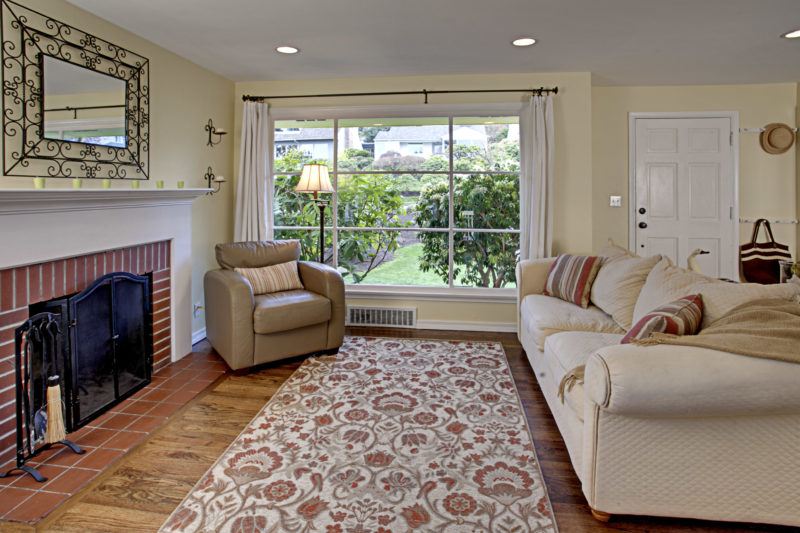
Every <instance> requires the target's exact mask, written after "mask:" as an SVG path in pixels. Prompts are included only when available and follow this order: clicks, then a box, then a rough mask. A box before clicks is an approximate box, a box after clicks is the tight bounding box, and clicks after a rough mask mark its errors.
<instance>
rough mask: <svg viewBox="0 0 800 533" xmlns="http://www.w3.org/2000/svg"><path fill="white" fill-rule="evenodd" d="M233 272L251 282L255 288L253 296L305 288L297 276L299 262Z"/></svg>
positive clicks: (236, 269) (239, 269) (235, 269)
mask: <svg viewBox="0 0 800 533" xmlns="http://www.w3.org/2000/svg"><path fill="white" fill-rule="evenodd" d="M233 270H234V272H236V273H237V274H239V275H240V276H243V277H244V278H245V279H247V281H249V282H250V285H252V286H253V294H266V293H268V292H279V291H288V290H292V289H302V288H303V284H302V283H301V282H300V276H299V275H298V274H297V261H289V262H287V263H279V264H277V265H270V266H263V267H258V268H234V269H233Z"/></svg>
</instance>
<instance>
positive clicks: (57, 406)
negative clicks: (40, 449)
mask: <svg viewBox="0 0 800 533" xmlns="http://www.w3.org/2000/svg"><path fill="white" fill-rule="evenodd" d="M66 436H67V432H66V430H65V429H64V415H63V413H62V411H61V378H60V377H59V376H50V377H49V378H47V432H46V433H45V436H44V442H45V443H46V444H54V443H56V442H60V441H62V440H64V439H65V438H66Z"/></svg>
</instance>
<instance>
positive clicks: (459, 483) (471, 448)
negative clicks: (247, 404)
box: [161, 337, 557, 533]
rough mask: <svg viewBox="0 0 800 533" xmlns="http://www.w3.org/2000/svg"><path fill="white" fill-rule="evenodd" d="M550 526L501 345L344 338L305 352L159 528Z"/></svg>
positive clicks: (339, 530) (353, 532) (354, 532)
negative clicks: (336, 346) (323, 351)
mask: <svg viewBox="0 0 800 533" xmlns="http://www.w3.org/2000/svg"><path fill="white" fill-rule="evenodd" d="M415 530H417V531H426V532H432V531H437V532H456V531H458V532H467V531H469V532H472V531H488V532H508V533H511V532H520V533H522V532H526V533H533V532H555V531H557V528H556V525H555V522H554V520H553V518H552V508H551V506H550V502H549V499H548V496H547V492H546V489H545V486H544V484H543V482H542V476H541V473H540V471H539V466H538V463H537V459H536V453H535V452H534V449H533V443H532V440H531V436H530V433H529V431H528V427H527V424H526V422H525V418H524V413H523V412H522V407H521V404H520V400H519V395H518V394H517V391H516V388H515V386H514V382H513V379H512V377H511V372H510V371H509V368H508V363H507V361H506V357H505V353H504V352H503V348H502V345H500V344H497V343H479V342H450V341H431V340H420V339H392V338H373V337H346V338H345V342H344V345H343V346H342V348H341V350H340V352H339V354H337V355H335V356H327V357H318V358H312V359H309V360H307V361H306V362H305V363H304V364H303V365H302V366H301V367H300V368H299V369H298V370H297V371H296V372H295V373H294V374H293V375H292V376H291V377H290V378H289V379H288V380H287V381H286V383H285V384H284V385H283V387H282V388H281V389H280V390H279V391H278V393H276V394H275V395H274V396H273V397H272V398H271V399H270V401H269V402H268V403H267V404H266V405H265V406H264V409H262V410H261V412H260V413H259V414H258V415H256V417H255V418H254V419H253V420H252V421H251V422H250V424H249V425H248V426H247V427H246V428H245V429H244V431H243V432H242V433H241V434H240V435H239V437H237V439H236V440H235V441H234V442H233V443H232V444H231V446H230V447H229V448H228V450H227V451H226V452H225V453H224V454H223V455H222V456H221V457H220V458H219V459H218V460H217V462H216V463H215V464H214V466H212V467H211V468H210V469H209V471H208V472H207V473H206V474H205V475H204V476H203V478H202V479H201V480H200V481H199V482H198V483H197V485H195V487H194V488H193V489H192V491H191V492H190V493H189V494H188V495H187V497H186V498H185V499H184V501H183V502H182V503H181V505H179V506H178V508H177V509H175V511H174V512H173V513H172V515H171V516H170V518H169V519H168V520H167V521H166V522H165V524H164V525H163V526H162V527H161V531H164V532H173V531H192V532H198V531H208V532H211V531H213V532H222V531H225V532H236V533H239V532H242V533H244V532H247V533H254V532H278V531H288V532H298V533H300V532H309V531H315V532H320V533H390V532H401V531H402V532H407V531H415Z"/></svg>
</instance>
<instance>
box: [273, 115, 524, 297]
mask: <svg viewBox="0 0 800 533" xmlns="http://www.w3.org/2000/svg"><path fill="white" fill-rule="evenodd" d="M273 156H274V183H275V191H274V192H275V194H274V206H273V207H274V209H273V224H274V228H275V231H274V233H275V238H276V239H299V240H300V242H301V246H302V255H303V258H304V259H312V260H317V259H318V257H319V250H318V247H319V219H318V216H319V211H318V209H317V207H316V205H315V204H314V202H313V199H312V198H311V196H310V195H308V194H302V193H295V192H294V188H295V186H296V185H297V182H298V180H299V176H300V172H301V170H302V168H303V165H304V164H306V163H322V164H325V165H327V166H328V169H329V172H330V176H331V182H332V183H333V186H334V189H335V192H334V193H333V194H332V195H331V196H332V197H331V202H330V206H331V207H330V208H329V209H328V211H327V214H326V231H325V262H326V263H328V264H330V265H332V266H333V267H335V268H337V269H338V270H339V271H340V272H341V273H342V275H343V276H344V279H345V282H346V283H348V284H362V285H393V286H417V287H439V288H446V287H482V288H509V287H513V286H514V283H515V281H514V267H515V264H516V262H517V256H518V251H519V237H520V231H519V213H520V205H519V202H520V195H519V117H518V116H452V115H448V116H430V117H424V118H420V117H404V118H398V117H388V118H387V117H376V118H358V119H351V118H336V119H326V120H275V121H274V154H273Z"/></svg>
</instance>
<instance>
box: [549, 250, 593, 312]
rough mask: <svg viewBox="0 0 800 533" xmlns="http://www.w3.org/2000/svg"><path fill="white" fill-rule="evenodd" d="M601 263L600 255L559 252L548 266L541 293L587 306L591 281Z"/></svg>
mask: <svg viewBox="0 0 800 533" xmlns="http://www.w3.org/2000/svg"><path fill="white" fill-rule="evenodd" d="M602 263H603V258H602V257H593V256H581V255H569V254H560V255H559V256H558V257H556V260H555V262H554V263H553V266H551V267H550V272H549V273H548V274H547V281H546V282H545V284H544V290H543V291H542V294H545V295H547V296H555V297H556V298H561V299H562V300H565V301H567V302H572V303H574V304H575V305H580V306H581V307H588V305H589V293H590V291H591V290H592V283H593V282H594V278H595V276H597V271H598V270H599V269H600V265H601V264H602Z"/></svg>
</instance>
